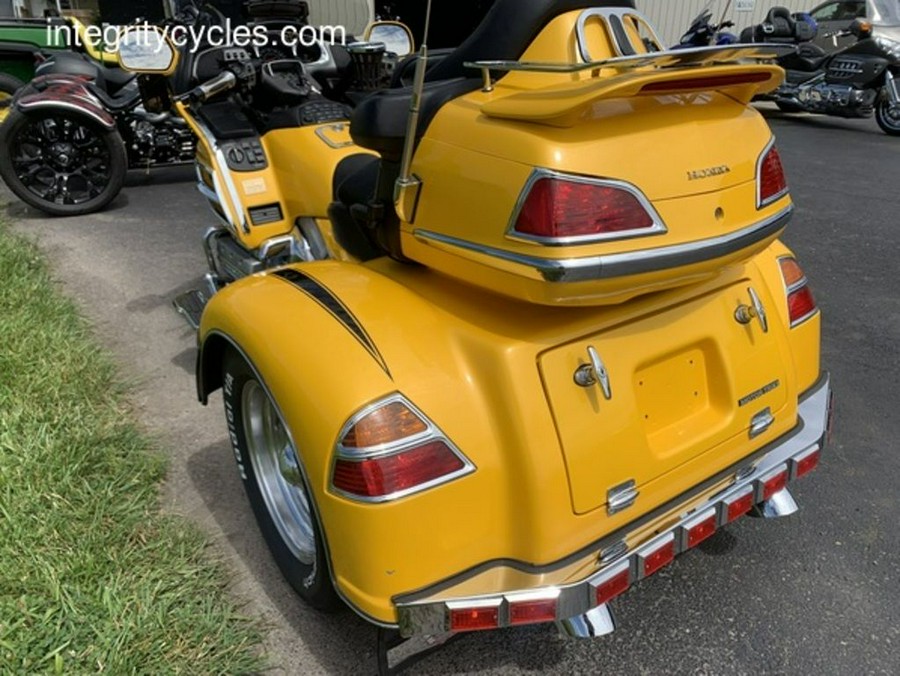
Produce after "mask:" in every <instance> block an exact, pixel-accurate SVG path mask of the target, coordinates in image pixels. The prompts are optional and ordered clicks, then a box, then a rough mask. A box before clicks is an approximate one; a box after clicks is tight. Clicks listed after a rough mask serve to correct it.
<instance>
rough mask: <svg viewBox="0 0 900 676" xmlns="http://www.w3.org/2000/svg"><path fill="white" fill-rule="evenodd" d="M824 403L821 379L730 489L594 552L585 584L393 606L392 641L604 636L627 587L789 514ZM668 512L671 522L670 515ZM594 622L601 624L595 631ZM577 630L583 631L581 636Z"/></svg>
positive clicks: (817, 441) (810, 465)
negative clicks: (528, 628)
mask: <svg viewBox="0 0 900 676" xmlns="http://www.w3.org/2000/svg"><path fill="white" fill-rule="evenodd" d="M831 397H832V392H831V382H830V378H829V377H828V376H827V375H826V376H823V377H822V379H821V380H820V381H819V382H818V383H817V384H816V386H815V387H813V388H812V389H811V390H810V391H808V392H807V393H806V394H805V395H804V396H803V397H802V398H801V402H800V406H799V422H798V425H797V427H795V428H794V430H793V431H792V432H791V433H789V434H787V435H785V436H784V437H782V438H781V439H779V440H777V441H776V442H774V443H773V444H771V445H770V446H769V447H768V448H767V449H765V450H764V451H763V453H764V454H763V455H761V456H759V457H758V458H757V459H756V461H755V462H754V463H753V464H752V465H750V466H749V467H747V468H744V469H743V470H741V471H739V472H738V473H737V474H736V475H735V477H734V482H733V483H732V484H731V485H730V486H728V487H727V488H726V489H725V490H722V491H720V492H718V493H717V494H715V495H713V496H712V497H709V498H708V499H707V500H705V501H704V502H702V503H701V504H700V505H698V506H696V507H695V508H692V509H690V511H688V512H686V513H685V514H684V515H683V516H682V517H681V518H680V519H679V520H678V521H677V522H675V523H674V525H671V526H670V527H668V528H666V529H665V530H663V531H661V532H659V533H658V534H656V535H653V536H652V537H650V538H648V539H646V540H645V541H643V542H640V543H639V544H638V545H637V546H632V548H631V549H627V548H625V547H624V546H623V547H622V548H621V549H619V550H618V552H617V553H616V554H615V555H613V556H610V555H609V554H608V553H607V554H606V556H605V557H602V558H601V557H600V555H599V552H598V557H597V558H598V563H597V565H598V569H597V570H596V571H595V572H593V573H592V574H591V575H589V576H588V577H586V578H584V579H581V580H579V581H576V582H572V583H567V584H562V585H555V586H535V587H533V588H526V589H518V590H514V591H504V592H500V593H496V594H486V595H479V596H462V595H461V596H459V597H455V596H453V594H452V592H449V593H448V592H444V593H442V594H441V598H440V599H439V600H438V599H435V598H431V599H429V598H427V597H426V598H419V599H417V600H415V601H408V602H407V601H401V600H398V601H396V603H395V605H396V608H397V614H398V620H399V630H400V634H401V635H402V636H404V637H407V638H408V637H412V636H416V635H422V634H444V633H447V632H461V631H473V630H478V629H498V628H503V627H510V626H520V625H524V624H533V623H538V622H557V623H558V624H559V625H560V628H561V630H562V631H563V633H565V634H567V635H569V636H578V637H587V636H596V635H601V634H603V633H609V632H610V631H612V629H613V628H614V622H613V620H612V616H611V614H610V613H609V612H608V607H606V604H607V603H608V602H609V601H611V600H612V599H613V598H615V597H617V596H619V595H620V594H621V593H623V592H624V591H626V590H627V589H628V588H629V587H630V586H631V585H632V584H634V583H635V582H637V581H639V580H641V579H643V578H645V577H649V576H650V575H652V574H653V573H655V572H656V571H657V570H659V569H660V568H662V567H664V566H665V565H668V564H669V563H671V561H672V560H673V559H674V558H675V557H676V556H677V555H678V554H681V553H683V552H685V551H687V550H688V549H691V548H693V547H695V546H697V545H698V544H699V543H700V542H702V541H703V540H705V539H706V538H708V537H710V536H711V535H712V534H713V533H715V531H716V530H717V529H719V528H721V527H723V526H725V525H727V524H729V523H731V522H732V521H734V520H735V519H737V518H739V517H740V516H743V515H744V514H747V513H748V512H750V511H754V512H755V515H757V516H764V517H767V518H773V517H779V516H787V515H788V514H792V513H793V512H794V511H796V508H797V506H796V503H795V502H794V500H793V498H792V496H791V494H790V492H789V491H788V488H787V486H788V485H789V484H790V483H791V482H793V481H796V480H797V479H798V478H800V477H801V476H805V475H806V474H807V473H808V472H810V471H812V470H813V469H814V468H815V467H816V466H817V464H818V461H819V456H820V454H821V452H822V450H823V448H824V445H825V442H826V437H827V436H828V432H829V426H830V420H831ZM690 502H691V501H690V500H686V501H685V502H684V503H683V504H685V505H687V504H689V503H690ZM668 511H669V513H671V512H675V513H676V514H677V512H678V508H677V506H676V507H675V508H673V509H671V510H668ZM621 539H622V542H623V543H624V541H626V540H628V539H629V538H628V533H627V532H626V533H625V534H623V536H622V538H621ZM597 618H603V620H604V621H603V622H600V623H599V624H598V622H597V621H595V620H596V619H597ZM607 618H608V619H607ZM579 627H590V629H589V630H585V632H582V631H580V630H579ZM598 627H599V629H598Z"/></svg>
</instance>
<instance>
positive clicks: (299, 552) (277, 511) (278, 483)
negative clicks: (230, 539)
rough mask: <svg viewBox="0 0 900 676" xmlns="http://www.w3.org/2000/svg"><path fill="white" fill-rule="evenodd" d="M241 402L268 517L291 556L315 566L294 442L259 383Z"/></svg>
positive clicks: (251, 383) (251, 385) (309, 518)
mask: <svg viewBox="0 0 900 676" xmlns="http://www.w3.org/2000/svg"><path fill="white" fill-rule="evenodd" d="M241 399H242V404H243V406H242V407H241V408H242V411H243V423H244V430H245V433H246V435H247V450H248V454H249V456H250V462H251V464H252V465H253V473H254V475H255V476H256V483H257V485H258V486H259V491H260V493H261V494H262V498H263V501H264V502H265V504H266V508H267V509H268V512H269V516H270V517H271V518H272V522H273V524H274V526H275V528H276V529H277V530H278V534H279V535H280V536H281V538H282V540H284V543H285V545H286V546H287V547H288V549H289V550H290V551H291V553H292V554H293V555H294V556H295V557H296V558H297V559H299V560H300V561H301V562H302V563H304V564H306V565H313V564H314V563H315V561H316V536H315V528H314V526H313V516H312V512H311V509H310V504H309V497H308V496H307V494H306V489H305V487H304V483H303V477H302V474H301V472H300V464H299V462H298V461H297V454H296V452H295V450H294V446H293V444H292V443H291V439H290V437H289V436H288V433H287V430H286V429H285V426H284V423H283V422H282V421H281V417H280V416H279V415H278V411H276V410H275V407H274V406H273V405H272V402H271V400H270V399H269V395H268V394H267V393H266V391H265V390H264V389H263V388H262V386H261V385H260V384H259V383H258V382H257V381H255V380H248V381H247V382H246V383H245V384H244V389H243V392H242V394H241Z"/></svg>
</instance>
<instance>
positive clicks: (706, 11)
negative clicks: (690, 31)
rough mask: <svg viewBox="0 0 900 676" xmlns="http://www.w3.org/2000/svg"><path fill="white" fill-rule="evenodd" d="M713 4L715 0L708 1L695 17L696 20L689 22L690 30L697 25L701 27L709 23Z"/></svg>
mask: <svg viewBox="0 0 900 676" xmlns="http://www.w3.org/2000/svg"><path fill="white" fill-rule="evenodd" d="M715 2H716V0H709V2H707V3H706V7H704V8H703V10H702V11H701V12H700V14H698V15H697V18H696V19H694V20H693V21H692V22H691V28H694V27H695V26H697V25H698V24H699V25H701V26H702V25H704V24H706V23H709V20H710V19H711V18H712V6H713V5H714V4H715Z"/></svg>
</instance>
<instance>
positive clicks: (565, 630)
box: [556, 605, 616, 638]
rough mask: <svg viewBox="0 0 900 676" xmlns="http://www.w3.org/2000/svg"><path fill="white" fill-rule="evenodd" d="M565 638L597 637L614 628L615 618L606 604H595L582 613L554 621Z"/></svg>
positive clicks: (610, 631)
mask: <svg viewBox="0 0 900 676" xmlns="http://www.w3.org/2000/svg"><path fill="white" fill-rule="evenodd" d="M556 626H557V628H558V629H559V633H560V634H562V635H563V636H565V637H566V638H599V637H601V636H607V635H609V634H611V633H613V632H614V631H615V630H616V618H615V615H613V612H612V608H610V607H609V606H608V605H602V606H597V607H596V608H594V609H593V610H591V611H589V612H587V613H585V614H584V615H576V616H575V617H569V618H567V619H565V620H560V621H558V622H557V623H556Z"/></svg>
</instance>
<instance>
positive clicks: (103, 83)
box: [37, 52, 136, 96]
mask: <svg viewBox="0 0 900 676" xmlns="http://www.w3.org/2000/svg"><path fill="white" fill-rule="evenodd" d="M37 74H38V75H82V76H84V77H88V78H90V79H92V80H93V81H94V82H95V83H96V84H97V86H98V87H100V88H101V89H102V90H103V91H105V92H106V93H107V94H109V95H110V96H115V95H116V94H118V93H119V92H120V91H121V90H122V89H123V88H124V87H125V85H127V84H128V83H130V82H131V81H132V80H134V79H135V77H136V76H135V75H134V73H129V72H127V71H124V70H122V69H121V68H106V67H104V66H101V65H100V64H98V63H97V62H96V61H93V60H91V59H89V58H88V57H87V56H84V55H82V54H76V53H75V52H56V53H55V54H53V56H51V57H50V58H49V59H47V61H45V62H44V63H43V64H41V65H40V66H39V67H38V69H37Z"/></svg>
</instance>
